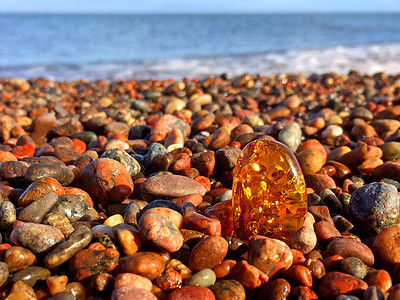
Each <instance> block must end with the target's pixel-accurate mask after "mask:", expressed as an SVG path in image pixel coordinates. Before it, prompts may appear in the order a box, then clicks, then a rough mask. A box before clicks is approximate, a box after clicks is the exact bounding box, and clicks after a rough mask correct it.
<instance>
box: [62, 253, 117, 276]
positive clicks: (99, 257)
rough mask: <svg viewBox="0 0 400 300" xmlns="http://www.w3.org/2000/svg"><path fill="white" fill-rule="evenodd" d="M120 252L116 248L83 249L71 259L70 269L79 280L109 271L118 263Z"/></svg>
mask: <svg viewBox="0 0 400 300" xmlns="http://www.w3.org/2000/svg"><path fill="white" fill-rule="evenodd" d="M118 259H119V253H118V251H117V250H114V249H105V250H94V249H82V250H79V251H77V252H76V253H75V255H74V256H72V258H71V259H70V261H69V270H70V272H71V274H73V276H74V278H75V279H76V280H77V281H81V280H83V279H85V278H89V277H91V276H93V275H96V274H99V273H104V272H109V271H112V270H113V269H115V267H116V266H117V265H118Z"/></svg>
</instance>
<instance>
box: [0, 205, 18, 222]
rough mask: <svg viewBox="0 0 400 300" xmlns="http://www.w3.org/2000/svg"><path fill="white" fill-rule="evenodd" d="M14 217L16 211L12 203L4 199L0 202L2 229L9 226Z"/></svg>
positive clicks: (15, 216)
mask: <svg viewBox="0 0 400 300" xmlns="http://www.w3.org/2000/svg"><path fill="white" fill-rule="evenodd" d="M16 218H17V212H16V210H15V206H14V204H12V203H11V202H10V201H4V202H3V203H1V204H0V227H1V228H2V229H7V228H9V227H11V226H12V224H13V222H14V221H15V219H16Z"/></svg>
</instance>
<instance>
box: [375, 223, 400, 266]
mask: <svg viewBox="0 0 400 300" xmlns="http://www.w3.org/2000/svg"><path fill="white" fill-rule="evenodd" d="M399 239H400V228H399V227H388V228H386V229H384V230H383V231H381V232H380V233H379V234H378V235H377V236H376V238H375V240H374V242H373V249H374V253H375V254H376V256H377V257H378V258H379V259H380V260H382V261H383V262H385V263H389V264H397V263H400V257H399V256H398V255H397V254H398V253H399V252H398V251H400V244H399V243H398V242H397V241H398V240H399Z"/></svg>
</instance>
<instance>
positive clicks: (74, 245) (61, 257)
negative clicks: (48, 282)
mask: <svg viewBox="0 0 400 300" xmlns="http://www.w3.org/2000/svg"><path fill="white" fill-rule="evenodd" d="M91 239H92V232H91V231H90V229H89V228H88V227H86V226H78V227H77V228H76V229H75V230H74V231H73V232H72V233H71V234H70V235H69V236H68V239H67V240H66V241H64V242H63V243H61V244H59V245H58V246H57V247H56V248H55V249H54V250H52V251H51V252H50V253H49V254H47V255H46V257H45V258H44V260H43V264H44V265H45V266H46V268H48V269H52V268H55V267H57V266H59V265H61V264H63V263H64V262H66V261H67V260H68V259H70V258H71V257H72V256H73V255H75V253H77V252H78V251H79V250H81V249H83V248H85V247H86V246H87V245H88V244H89V243H90V241H91Z"/></svg>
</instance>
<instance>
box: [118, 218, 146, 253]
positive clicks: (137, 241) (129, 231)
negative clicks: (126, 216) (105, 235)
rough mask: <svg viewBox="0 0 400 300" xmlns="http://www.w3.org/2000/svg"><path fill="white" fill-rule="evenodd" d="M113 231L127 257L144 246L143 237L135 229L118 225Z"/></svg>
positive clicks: (126, 225)
mask: <svg viewBox="0 0 400 300" xmlns="http://www.w3.org/2000/svg"><path fill="white" fill-rule="evenodd" d="M113 231H114V236H115V238H116V239H117V241H118V242H119V245H120V246H121V249H122V252H123V253H124V254H125V255H132V254H135V253H136V252H137V251H138V250H139V248H140V247H141V246H142V243H143V240H142V237H141V236H140V234H139V231H138V229H136V228H135V227H133V226H131V225H128V224H118V225H116V226H115V227H113Z"/></svg>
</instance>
